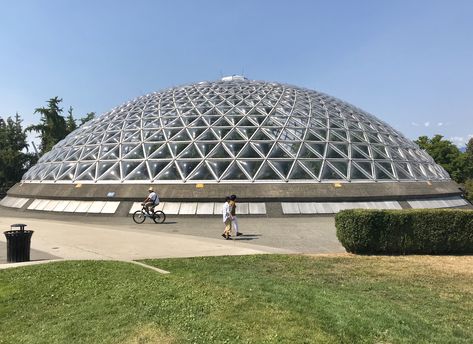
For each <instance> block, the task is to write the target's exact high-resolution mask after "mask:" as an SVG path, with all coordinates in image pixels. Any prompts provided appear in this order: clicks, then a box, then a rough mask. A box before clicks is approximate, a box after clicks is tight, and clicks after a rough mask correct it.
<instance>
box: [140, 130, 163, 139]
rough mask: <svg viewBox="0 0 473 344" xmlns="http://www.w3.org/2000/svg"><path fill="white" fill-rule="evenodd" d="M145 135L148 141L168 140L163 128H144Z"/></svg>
mask: <svg viewBox="0 0 473 344" xmlns="http://www.w3.org/2000/svg"><path fill="white" fill-rule="evenodd" d="M143 137H144V139H145V141H147V142H163V141H166V137H165V136H164V132H163V131H162V130H144V131H143Z"/></svg>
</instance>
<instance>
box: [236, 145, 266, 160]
mask: <svg viewBox="0 0 473 344" xmlns="http://www.w3.org/2000/svg"><path fill="white" fill-rule="evenodd" d="M238 157H239V158H261V155H260V154H259V153H258V152H257V151H256V150H255V149H254V148H253V147H252V146H251V145H246V147H245V148H243V149H242V150H241V151H240V153H239V154H238Z"/></svg>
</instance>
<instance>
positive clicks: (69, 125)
mask: <svg viewBox="0 0 473 344" xmlns="http://www.w3.org/2000/svg"><path fill="white" fill-rule="evenodd" d="M72 111H73V108H72V106H69V110H68V111H67V113H68V116H67V118H66V131H67V134H69V133H72V132H73V131H74V130H76V129H77V124H76V120H75V119H74V117H73V116H72Z"/></svg>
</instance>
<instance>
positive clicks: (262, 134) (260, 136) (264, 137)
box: [251, 129, 272, 141]
mask: <svg viewBox="0 0 473 344" xmlns="http://www.w3.org/2000/svg"><path fill="white" fill-rule="evenodd" d="M271 139H272V138H271V137H269V136H268V135H266V133H265V132H264V131H263V130H261V129H260V130H258V131H257V132H256V133H255V134H253V136H252V137H251V140H263V141H267V140H271Z"/></svg>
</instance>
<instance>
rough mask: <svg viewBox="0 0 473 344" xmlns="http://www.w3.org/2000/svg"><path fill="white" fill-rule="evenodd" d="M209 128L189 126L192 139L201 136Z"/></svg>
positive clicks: (188, 129)
mask: <svg viewBox="0 0 473 344" xmlns="http://www.w3.org/2000/svg"><path fill="white" fill-rule="evenodd" d="M206 129H207V128H187V131H188V132H189V136H190V138H191V139H193V140H195V139H196V138H197V137H199V136H200V135H201V134H202V133H203V132H204V131H205V130H206Z"/></svg>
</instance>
